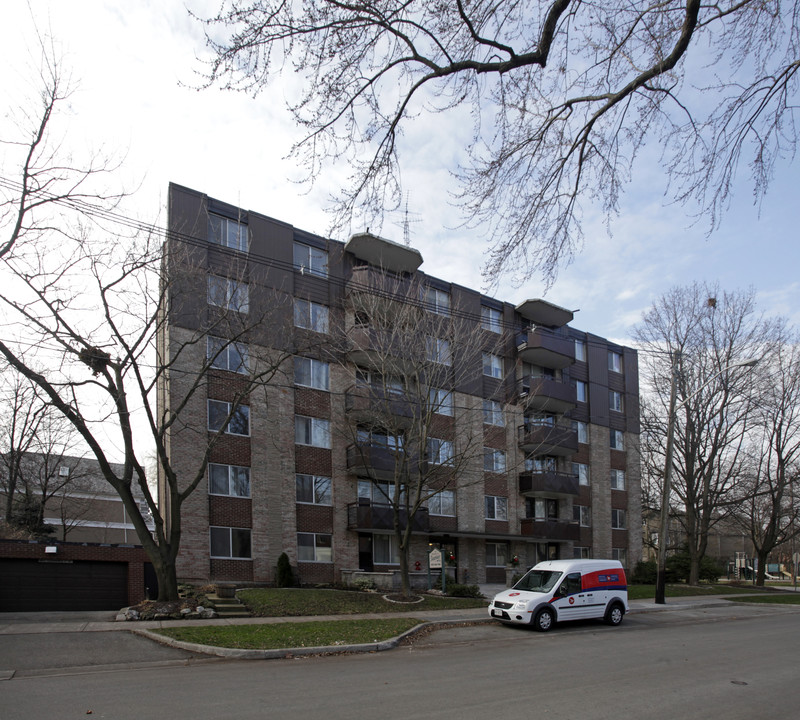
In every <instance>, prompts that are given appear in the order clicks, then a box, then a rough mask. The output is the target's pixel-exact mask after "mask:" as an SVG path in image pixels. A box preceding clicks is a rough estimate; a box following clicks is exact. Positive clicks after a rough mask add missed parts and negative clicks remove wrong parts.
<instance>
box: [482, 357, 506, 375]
mask: <svg viewBox="0 0 800 720" xmlns="http://www.w3.org/2000/svg"><path fill="white" fill-rule="evenodd" d="M483 374H484V375H488V376H489V377H493V378H502V377H503V358H501V357H499V356H498V355H492V353H483Z"/></svg>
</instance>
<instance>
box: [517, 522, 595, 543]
mask: <svg viewBox="0 0 800 720" xmlns="http://www.w3.org/2000/svg"><path fill="white" fill-rule="evenodd" d="M520 534H521V535H525V536H527V537H535V538H536V539H538V540H540V541H542V542H568V541H572V542H577V541H579V540H580V537H581V527H580V525H578V523H576V522H573V521H567V520H537V519H535V518H525V519H524V520H522V521H520Z"/></svg>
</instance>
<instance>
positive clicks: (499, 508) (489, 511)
mask: <svg viewBox="0 0 800 720" xmlns="http://www.w3.org/2000/svg"><path fill="white" fill-rule="evenodd" d="M483 497H484V504H485V508H486V519H487V520H508V498H505V497H498V496H496V495H484V496H483Z"/></svg>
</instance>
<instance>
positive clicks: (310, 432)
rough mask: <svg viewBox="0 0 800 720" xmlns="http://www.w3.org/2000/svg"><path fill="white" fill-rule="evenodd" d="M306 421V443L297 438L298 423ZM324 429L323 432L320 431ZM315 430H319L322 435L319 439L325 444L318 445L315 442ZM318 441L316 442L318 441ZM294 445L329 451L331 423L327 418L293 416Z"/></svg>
mask: <svg viewBox="0 0 800 720" xmlns="http://www.w3.org/2000/svg"><path fill="white" fill-rule="evenodd" d="M306 420H307V421H308V423H307V424H306V430H305V431H304V434H305V435H306V437H307V440H308V442H303V441H299V440H298V439H297V438H298V422H302V421H306ZM322 428H324V430H323V429H322ZM315 429H317V430H321V431H322V433H323V436H324V437H323V438H319V439H321V440H323V441H326V442H327V444H319V442H315V435H316V432H315ZM319 439H318V440H319ZM294 444H295V445H303V446H305V447H316V448H323V449H324V450H330V449H331V447H332V445H331V421H330V420H328V419H327V418H317V417H312V416H310V415H298V414H295V416H294Z"/></svg>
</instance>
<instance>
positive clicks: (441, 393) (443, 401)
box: [428, 388, 453, 416]
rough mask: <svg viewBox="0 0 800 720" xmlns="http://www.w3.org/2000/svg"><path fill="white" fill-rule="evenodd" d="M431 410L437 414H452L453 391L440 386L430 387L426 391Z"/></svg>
mask: <svg viewBox="0 0 800 720" xmlns="http://www.w3.org/2000/svg"><path fill="white" fill-rule="evenodd" d="M428 401H429V403H430V407H431V410H433V412H435V413H438V414H439V415H450V416H452V415H453V393H451V392H450V391H449V390H443V389H442V388H431V389H430V390H429V392H428Z"/></svg>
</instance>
